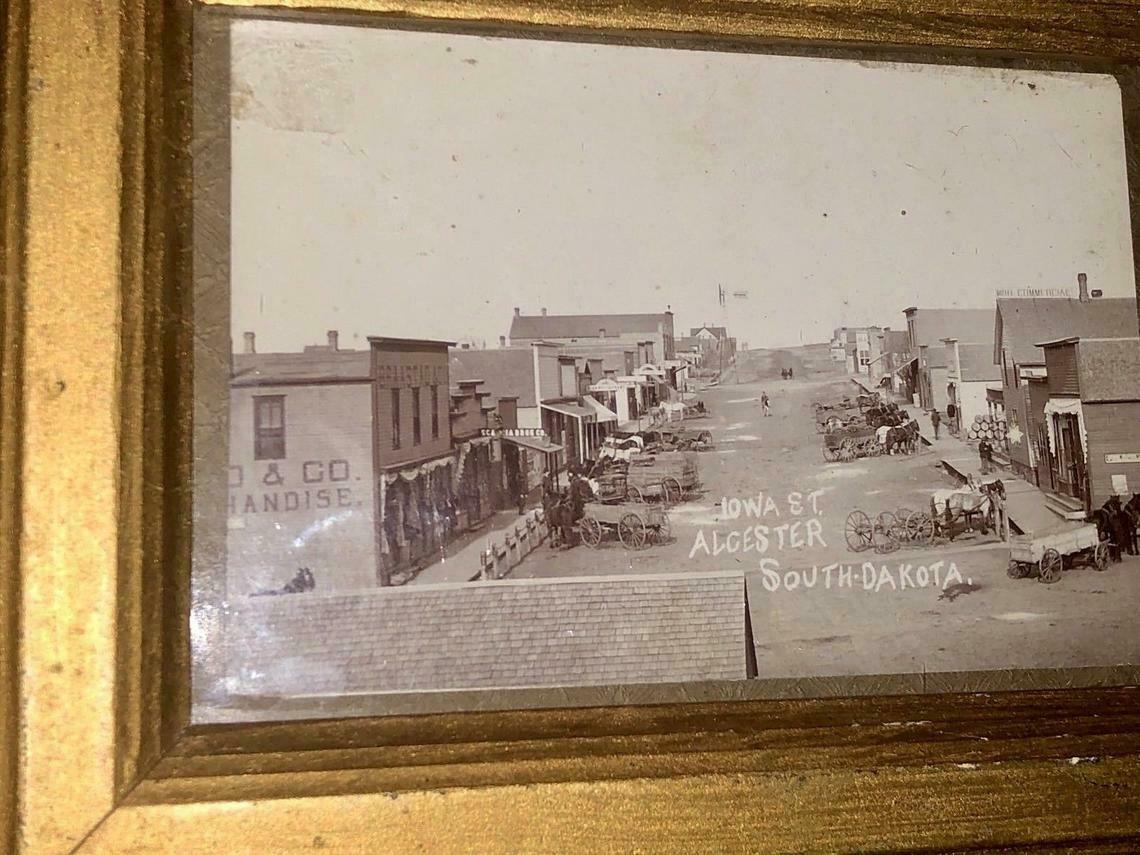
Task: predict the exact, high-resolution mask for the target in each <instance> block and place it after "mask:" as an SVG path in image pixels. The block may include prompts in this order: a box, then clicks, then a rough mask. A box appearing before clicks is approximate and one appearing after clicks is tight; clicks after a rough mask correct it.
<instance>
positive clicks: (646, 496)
mask: <svg viewBox="0 0 1140 855" xmlns="http://www.w3.org/2000/svg"><path fill="white" fill-rule="evenodd" d="M625 477H626V490H627V494H628V495H629V496H630V497H631V498H634V499H641V500H643V501H647V502H648V501H660V502H664V503H665V504H674V503H676V502H681V501H684V500H685V499H687V498H689V497H690V496H692V494H693V493H694V492H696V491H697V490H698V489H699V488H700V486H701V482H700V468H699V466H698V464H697V455H696V453H695V452H692V451H665V452H661V453H659V454H641V455H634V456H633V457H632V458H630V461H629V468H628V469H627V470H626V473H625Z"/></svg>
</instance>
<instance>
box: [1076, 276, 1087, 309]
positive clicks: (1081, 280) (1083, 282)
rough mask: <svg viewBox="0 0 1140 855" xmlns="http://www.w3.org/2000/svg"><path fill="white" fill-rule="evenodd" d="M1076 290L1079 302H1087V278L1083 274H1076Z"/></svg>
mask: <svg viewBox="0 0 1140 855" xmlns="http://www.w3.org/2000/svg"><path fill="white" fill-rule="evenodd" d="M1077 289H1078V291H1079V292H1080V297H1081V302H1082V303H1087V302H1088V301H1089V278H1088V277H1087V276H1085V274H1083V273H1078V274H1077Z"/></svg>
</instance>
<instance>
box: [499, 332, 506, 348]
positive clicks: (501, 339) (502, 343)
mask: <svg viewBox="0 0 1140 855" xmlns="http://www.w3.org/2000/svg"><path fill="white" fill-rule="evenodd" d="M506 346H507V337H506V336H505V335H501V336H499V347H506Z"/></svg>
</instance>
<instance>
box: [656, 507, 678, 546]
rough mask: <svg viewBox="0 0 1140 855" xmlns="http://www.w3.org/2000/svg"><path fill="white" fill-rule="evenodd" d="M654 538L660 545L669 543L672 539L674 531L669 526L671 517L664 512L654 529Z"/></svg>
mask: <svg viewBox="0 0 1140 855" xmlns="http://www.w3.org/2000/svg"><path fill="white" fill-rule="evenodd" d="M652 531H653V538H654V540H656V541H657V542H658V543H668V542H669V540H670V539H671V538H672V535H673V530H672V529H671V528H670V526H669V515H668V514H667V513H665V512H664V511H662V512H661V517H660V519H659V521H658V522H657V524H656V525H654V526H653V527H652Z"/></svg>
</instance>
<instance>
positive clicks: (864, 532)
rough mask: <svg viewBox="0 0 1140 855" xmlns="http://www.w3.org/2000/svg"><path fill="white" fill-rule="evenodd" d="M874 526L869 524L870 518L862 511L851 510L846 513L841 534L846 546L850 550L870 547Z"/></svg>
mask: <svg viewBox="0 0 1140 855" xmlns="http://www.w3.org/2000/svg"><path fill="white" fill-rule="evenodd" d="M874 530H875V527H874V526H873V525H871V518H870V517H868V516H867V515H866V514H865V513H863V512H862V511H858V510H856V511H852V512H851V513H849V514H848V515H847V522H846V523H845V524H844V526H843V536H844V538H845V539H846V540H847V547H848V549H850V550H851V551H852V552H862V551H863V550H865V549H869V548H870V547H871V542H872V540H873V538H874Z"/></svg>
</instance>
